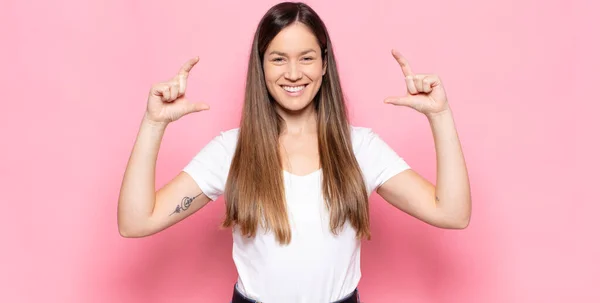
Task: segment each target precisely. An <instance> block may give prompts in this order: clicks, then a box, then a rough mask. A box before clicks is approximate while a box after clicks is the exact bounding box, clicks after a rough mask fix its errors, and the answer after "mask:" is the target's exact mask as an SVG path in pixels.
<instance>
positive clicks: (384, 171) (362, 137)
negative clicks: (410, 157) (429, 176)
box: [354, 128, 410, 194]
mask: <svg viewBox="0 0 600 303" xmlns="http://www.w3.org/2000/svg"><path fill="white" fill-rule="evenodd" d="M355 136H356V138H355V139H354V141H355V142H356V144H355V154H356V158H357V161H358V163H359V165H360V167H361V169H362V172H363V175H364V178H365V179H366V180H365V181H366V183H367V186H368V191H369V194H371V193H372V192H373V191H374V190H376V189H377V188H379V187H380V186H381V185H383V183H385V182H386V181H387V180H389V179H390V178H391V177H393V176H395V175H397V174H399V173H401V172H403V171H404V170H407V169H410V166H409V165H408V163H406V161H404V159H403V158H402V157H400V156H399V155H398V154H397V153H396V152H395V151H394V150H393V149H392V148H391V147H390V146H389V145H388V144H387V143H386V142H385V141H383V139H381V137H379V135H378V134H376V133H375V132H373V130H371V129H369V128H356V129H355Z"/></svg>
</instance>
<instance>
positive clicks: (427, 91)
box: [384, 50, 449, 117]
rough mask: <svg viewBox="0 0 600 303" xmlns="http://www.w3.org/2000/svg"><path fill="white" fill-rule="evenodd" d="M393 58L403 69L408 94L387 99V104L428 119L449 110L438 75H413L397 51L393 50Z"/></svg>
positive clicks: (406, 62) (404, 59)
mask: <svg viewBox="0 0 600 303" xmlns="http://www.w3.org/2000/svg"><path fill="white" fill-rule="evenodd" d="M392 56H394V58H395V59H396V61H398V63H399V64H400V68H402V72H403V73H404V77H405V79H406V89H407V91H408V94H407V95H405V96H401V97H387V98H385V100H384V102H385V103H389V104H394V105H400V106H408V107H411V108H413V109H415V110H417V111H419V112H421V113H423V114H425V115H426V116H428V117H431V116H435V115H437V114H439V113H443V112H445V111H447V110H449V106H448V99H447V97H446V92H445V91H444V86H443V85H442V81H441V79H440V78H439V77H438V76H437V75H429V74H413V72H412V70H411V69H410V66H409V65H408V61H407V60H406V58H404V57H403V56H402V55H401V54H400V53H399V52H397V51H396V50H392Z"/></svg>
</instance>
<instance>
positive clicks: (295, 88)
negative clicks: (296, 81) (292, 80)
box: [282, 85, 306, 93]
mask: <svg viewBox="0 0 600 303" xmlns="http://www.w3.org/2000/svg"><path fill="white" fill-rule="evenodd" d="M282 87H283V89H285V90H286V91H288V92H290V93H295V92H299V91H301V90H303V89H304V88H305V87H306V85H301V86H282Z"/></svg>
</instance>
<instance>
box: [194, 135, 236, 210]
mask: <svg viewBox="0 0 600 303" xmlns="http://www.w3.org/2000/svg"><path fill="white" fill-rule="evenodd" d="M235 134H237V132H232V131H228V132H221V133H220V134H219V135H218V136H216V137H214V138H213V139H212V140H211V141H209V142H208V144H206V145H205V146H204V147H203V148H202V149H201V150H200V152H198V154H196V156H194V157H193V158H192V160H191V161H190V162H189V163H188V164H187V165H186V166H185V167H184V168H183V171H184V172H186V173H187V174H188V175H190V176H191V177H192V179H194V181H196V183H197V184H198V187H200V189H201V190H202V192H203V193H204V194H205V195H206V196H207V197H209V198H210V199H211V200H212V201H215V200H217V198H219V196H221V195H222V194H223V191H224V189H225V183H226V182H227V175H228V174H229V167H230V165H231V158H232V157H233V152H234V151H235V143H237V137H235V136H234V135H235Z"/></svg>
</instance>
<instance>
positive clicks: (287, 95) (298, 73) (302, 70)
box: [263, 22, 326, 111]
mask: <svg viewBox="0 0 600 303" xmlns="http://www.w3.org/2000/svg"><path fill="white" fill-rule="evenodd" d="M263 69H264V73H265V82H266V84H267V90H268V91H269V93H270V94H271V96H272V97H273V98H274V99H275V101H276V102H277V104H278V105H279V106H280V107H282V108H283V109H285V110H287V111H299V110H302V109H304V108H306V107H307V106H308V105H309V104H311V102H312V100H313V98H314V97H315V95H316V94H317V92H318V91H319V88H320V87H321V82H322V80H323V75H325V70H326V64H324V62H323V60H322V58H321V48H320V47H319V43H318V42H317V38H316V37H315V35H313V33H312V32H311V31H310V29H309V28H308V27H307V26H306V25H304V24H303V23H300V22H296V23H294V24H292V25H290V26H288V27H286V28H284V29H283V30H281V31H280V32H279V33H278V34H277V36H275V38H273V40H272V41H271V43H270V44H269V46H268V47H267V50H266V52H265V55H264V59H263Z"/></svg>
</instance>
